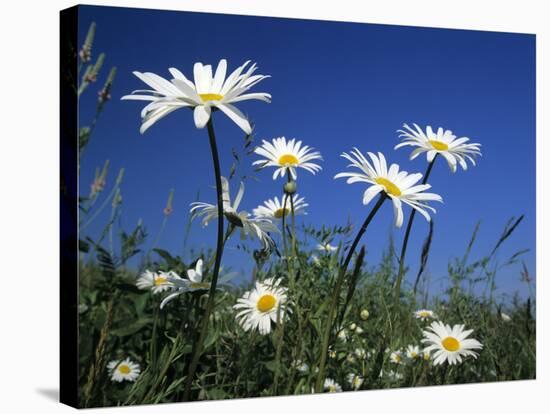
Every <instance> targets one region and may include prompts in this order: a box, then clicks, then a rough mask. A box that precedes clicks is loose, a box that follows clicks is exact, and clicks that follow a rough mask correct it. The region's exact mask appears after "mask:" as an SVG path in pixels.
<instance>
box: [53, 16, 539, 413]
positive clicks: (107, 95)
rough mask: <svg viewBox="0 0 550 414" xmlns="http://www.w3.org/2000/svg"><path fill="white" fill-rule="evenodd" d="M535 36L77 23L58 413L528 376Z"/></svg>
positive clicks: (287, 24)
mask: <svg viewBox="0 0 550 414" xmlns="http://www.w3.org/2000/svg"><path fill="white" fill-rule="evenodd" d="M535 40H536V39H535V36H534V35H532V34H518V33H497V32H486V31H472V30H455V29H435V28H421V27H408V26H394V25H381V24H367V23H352V22H335V21H316V20H303V19H289V18H273V17H255V16H240V15H225V14H210V13H191V12H183V11H157V10H145V9H132V8H114V7H98V6H77V7H73V8H71V9H67V10H64V11H62V12H61V35H60V42H61V44H60V51H61V54H60V93H61V114H60V115H61V117H60V120H61V163H62V164H61V218H62V220H61V226H62V227H61V263H62V272H61V400H62V401H63V402H65V403H67V404H70V405H73V406H75V407H80V408H85V407H105V406H122V405H137V404H160V403H168V402H184V401H199V400H217V399H233V398H249V397H263V396H285V395H297V394H300V395H304V394H312V393H323V392H325V393H330V392H360V391H367V390H378V389H388V388H398V387H420V386H442V385H448V384H464V383H481V382H493V381H511V380H527V379H534V378H535V376H536V372H535V360H536V358H535V348H536V347H535V345H536V340H535V338H536V332H535V322H536V302H535V283H536V281H535V274H536V269H535V227H536V226H535V224H536V223H535Z"/></svg>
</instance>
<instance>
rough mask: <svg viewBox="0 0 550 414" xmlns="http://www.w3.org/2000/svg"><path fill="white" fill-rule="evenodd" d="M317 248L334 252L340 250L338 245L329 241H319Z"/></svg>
mask: <svg viewBox="0 0 550 414" xmlns="http://www.w3.org/2000/svg"><path fill="white" fill-rule="evenodd" d="M316 248H317V250H319V251H321V252H327V253H330V252H334V251H336V250H338V246H333V245H332V244H330V243H329V242H326V243H319V244H317V247H316Z"/></svg>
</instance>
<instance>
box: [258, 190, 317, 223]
mask: <svg viewBox="0 0 550 414" xmlns="http://www.w3.org/2000/svg"><path fill="white" fill-rule="evenodd" d="M285 197H286V198H287V200H286V205H285ZM291 197H292V202H293V203H294V214H295V215H298V214H307V213H306V212H305V208H306V207H307V206H308V205H309V204H307V203H306V202H305V199H304V197H300V196H298V194H293V195H291V196H286V195H283V196H282V197H281V200H280V201H279V198H277V197H275V198H273V199H271V200H267V201H264V204H263V205H260V206H258V207H257V208H255V209H254V210H252V214H254V217H257V218H268V219H272V220H279V219H282V218H283V216H285V217H286V216H288V215H289V214H291V212H292V207H291V204H290V198H291Z"/></svg>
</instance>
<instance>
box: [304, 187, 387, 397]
mask: <svg viewBox="0 0 550 414" xmlns="http://www.w3.org/2000/svg"><path fill="white" fill-rule="evenodd" d="M386 198H387V196H386V193H385V192H382V193H381V194H380V197H379V198H378V201H377V202H376V205H375V206H374V207H373V208H372V210H371V211H370V213H369V215H368V216H367V218H366V219H365V222H364V223H363V225H362V226H361V228H360V229H359V232H357V236H355V240H353V243H352V245H351V247H350V249H349V251H348V255H347V256H346V259H345V260H344V263H343V265H342V267H341V268H340V272H339V274H338V279H337V280H336V285H335V287H334V290H333V293H332V299H331V302H330V307H329V310H328V317H327V321H326V324H325V330H324V332H323V342H322V345H321V360H320V362H319V374H318V375H317V383H316V385H315V391H316V392H321V391H322V388H323V382H324V380H325V365H326V362H327V353H328V346H329V341H330V334H331V332H332V327H333V324H334V320H333V319H334V313H335V311H336V307H337V305H338V299H339V297H340V290H341V289H342V283H343V282H344V278H345V276H346V271H347V269H348V266H349V263H350V262H351V258H352V257H353V253H354V252H355V249H356V248H357V245H358V244H359V241H360V240H361V237H363V234H365V231H366V230H367V227H368V226H369V224H370V222H371V221H372V219H373V218H374V215H375V214H376V212H377V211H378V210H379V209H380V207H381V206H382V204H383V203H384V201H385V200H386Z"/></svg>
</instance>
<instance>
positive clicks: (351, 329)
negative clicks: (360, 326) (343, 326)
mask: <svg viewBox="0 0 550 414" xmlns="http://www.w3.org/2000/svg"><path fill="white" fill-rule="evenodd" d="M356 329H357V324H355V323H352V324H351V325H350V326H349V330H350V331H355V330H356Z"/></svg>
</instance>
